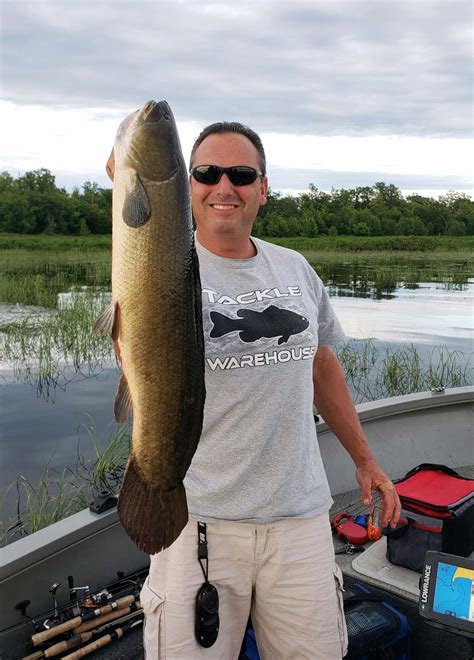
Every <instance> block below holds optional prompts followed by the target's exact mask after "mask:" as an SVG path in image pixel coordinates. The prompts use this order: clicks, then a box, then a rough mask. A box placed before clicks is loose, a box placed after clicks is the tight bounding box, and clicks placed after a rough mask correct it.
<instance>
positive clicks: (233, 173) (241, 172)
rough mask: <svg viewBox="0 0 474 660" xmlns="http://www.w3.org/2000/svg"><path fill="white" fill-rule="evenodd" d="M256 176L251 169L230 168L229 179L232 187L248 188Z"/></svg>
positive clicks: (254, 171)
mask: <svg viewBox="0 0 474 660" xmlns="http://www.w3.org/2000/svg"><path fill="white" fill-rule="evenodd" d="M257 176H258V174H257V172H256V170H254V169H253V167H232V168H231V170H230V174H229V179H230V182H231V183H232V184H233V185H234V186H248V185H249V184H251V183H253V182H254V181H255V180H256V178H257Z"/></svg>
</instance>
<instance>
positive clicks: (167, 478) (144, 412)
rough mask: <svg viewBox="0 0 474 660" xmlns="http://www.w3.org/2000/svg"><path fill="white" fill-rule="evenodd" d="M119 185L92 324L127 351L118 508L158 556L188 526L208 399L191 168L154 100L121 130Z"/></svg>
mask: <svg viewBox="0 0 474 660" xmlns="http://www.w3.org/2000/svg"><path fill="white" fill-rule="evenodd" d="M106 169H107V172H108V173H109V176H110V177H111V178H112V179H113V203H112V207H113V211H112V212H113V226H112V303H111V305H110V307H108V308H107V309H106V310H105V312H104V313H103V314H102V315H101V317H100V318H99V319H98V320H97V322H96V324H95V326H94V332H106V333H108V334H110V335H111V337H112V338H113V340H114V341H115V342H116V343H117V345H118V346H119V347H120V359H121V364H122V374H121V377H120V381H119V385H118V388H117V394H116V398H115V404H114V412H115V417H116V419H117V421H124V420H126V419H127V417H128V416H129V415H130V413H131V412H132V410H133V430H132V450H131V454H130V457H129V460H128V463H127V467H126V470H125V474H124V477H123V481H122V485H121V489H120V495H119V502H118V512H119V517H120V520H121V522H122V524H123V526H124V527H125V529H126V530H127V533H128V534H129V536H130V537H131V538H132V539H133V541H134V542H135V543H136V544H137V546H138V547H139V548H140V549H141V550H144V551H145V552H147V553H148V554H154V553H156V552H159V551H160V550H162V549H163V548H166V547H168V546H169V545H171V543H173V541H174V540H175V539H176V538H177V537H178V536H179V534H180V533H181V530H182V529H183V527H184V526H185V525H186V523H187V521H188V509H187V503H186V493H185V490H184V486H183V479H184V476H185V474H186V471H187V469H188V467H189V465H190V463H191V460H192V458H193V455H194V453H195V451H196V448H197V444H198V442H199V438H200V435H201V429H202V420H203V409H204V399H205V388H204V339H203V330H202V303H201V283H200V278H199V263H198V257H197V254H196V250H195V246H194V233H193V226H192V216H191V209H190V201H189V189H188V178H187V170H186V166H185V163H184V159H183V156H182V153H181V147H180V143H179V137H178V131H177V128H176V124H175V121H174V117H173V113H172V111H171V108H170V107H169V105H168V104H167V103H166V102H165V101H160V102H155V101H149V102H148V103H147V104H146V105H145V106H144V107H143V108H142V109H141V110H138V111H137V112H135V113H133V114H132V115H130V116H129V117H127V118H126V119H125V120H124V121H123V122H122V124H121V125H120V127H119V129H118V132H117V137H116V140H115V144H114V149H113V151H112V154H111V156H110V158H109V160H108V163H107V167H106Z"/></svg>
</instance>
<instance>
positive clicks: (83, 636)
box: [22, 608, 143, 660]
mask: <svg viewBox="0 0 474 660" xmlns="http://www.w3.org/2000/svg"><path fill="white" fill-rule="evenodd" d="M133 620H139V621H140V622H142V621H143V611H142V610H141V608H140V609H138V608H135V611H133V612H131V613H130V614H127V615H125V616H122V617H120V618H118V619H116V620H114V621H113V623H108V624H105V625H102V626H99V628H97V630H91V631H89V632H84V633H79V634H77V635H74V636H73V637H70V638H69V639H66V640H63V641H62V642H56V643H55V644H53V645H52V646H49V647H48V648H47V649H45V650H44V651H35V652H34V653H31V654H30V655H26V656H24V657H23V658H22V660H41V659H42V658H53V657H54V656H57V655H60V654H61V653H66V652H67V651H70V650H72V649H75V648H76V647H78V646H80V645H81V644H84V643H85V642H89V641H90V640H91V639H94V638H96V637H97V635H100V634H101V633H103V632H106V631H108V630H111V629H112V628H114V627H115V626H117V625H119V624H122V623H126V622H127V621H133ZM97 621H98V620H97Z"/></svg>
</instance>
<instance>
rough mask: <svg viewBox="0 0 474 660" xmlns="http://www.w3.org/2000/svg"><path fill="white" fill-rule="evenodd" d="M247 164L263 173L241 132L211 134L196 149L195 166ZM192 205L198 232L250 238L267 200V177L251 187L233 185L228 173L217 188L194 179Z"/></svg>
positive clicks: (192, 178) (248, 141)
mask: <svg viewBox="0 0 474 660" xmlns="http://www.w3.org/2000/svg"><path fill="white" fill-rule="evenodd" d="M197 165H219V166H221V167H232V166H233V165H248V166H249V167H253V168H255V169H256V170H260V164H259V158H258V152H257V150H256V148H255V147H254V145H253V144H252V143H251V142H250V140H249V139H248V138H246V137H245V136H244V135H241V134H240V133H221V134H216V133H214V134H212V135H209V136H208V137H207V138H206V139H205V140H204V141H203V142H202V143H201V144H200V145H199V147H198V148H197V150H196V153H195V155H194V159H193V163H192V166H193V167H196V166H197ZM190 184H191V203H192V208H193V214H194V218H195V220H196V227H197V231H198V236H199V233H202V234H203V235H204V234H212V235H216V234H227V235H229V234H230V235H235V236H236V237H241V236H243V235H250V232H251V230H252V225H253V222H254V220H255V217H256V215H257V213H258V209H259V208H260V205H261V204H265V202H266V201H267V189H268V182H267V178H266V177H265V178H263V179H262V178H260V177H258V178H257V180H256V181H254V183H251V184H250V185H248V186H233V185H232V183H231V182H230V181H229V179H228V177H227V174H223V175H222V177H221V179H220V181H219V182H218V183H216V184H215V185H206V184H203V183H198V182H197V181H196V180H195V179H194V177H192V176H191V179H190Z"/></svg>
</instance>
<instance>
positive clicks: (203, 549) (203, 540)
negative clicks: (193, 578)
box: [197, 522, 209, 584]
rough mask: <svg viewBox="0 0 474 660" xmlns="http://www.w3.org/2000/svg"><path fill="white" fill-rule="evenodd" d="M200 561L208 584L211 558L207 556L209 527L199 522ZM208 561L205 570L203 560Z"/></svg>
mask: <svg viewBox="0 0 474 660" xmlns="http://www.w3.org/2000/svg"><path fill="white" fill-rule="evenodd" d="M197 525H198V560H199V563H200V564H201V569H202V573H203V575H204V580H205V582H206V584H207V583H208V582H209V579H208V574H209V558H208V556H207V526H206V523H203V522H198V524H197ZM203 559H205V560H206V569H205V570H204V566H203V563H202V560H203Z"/></svg>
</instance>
